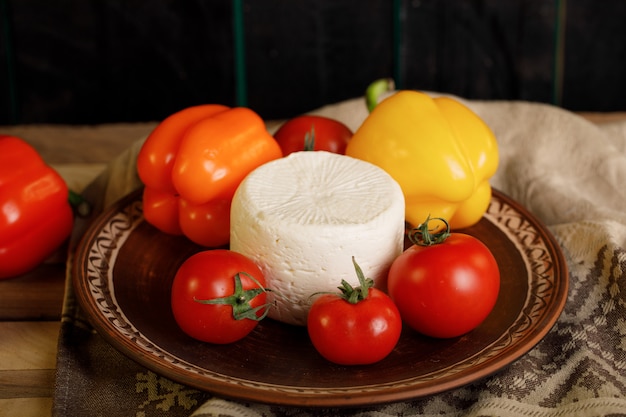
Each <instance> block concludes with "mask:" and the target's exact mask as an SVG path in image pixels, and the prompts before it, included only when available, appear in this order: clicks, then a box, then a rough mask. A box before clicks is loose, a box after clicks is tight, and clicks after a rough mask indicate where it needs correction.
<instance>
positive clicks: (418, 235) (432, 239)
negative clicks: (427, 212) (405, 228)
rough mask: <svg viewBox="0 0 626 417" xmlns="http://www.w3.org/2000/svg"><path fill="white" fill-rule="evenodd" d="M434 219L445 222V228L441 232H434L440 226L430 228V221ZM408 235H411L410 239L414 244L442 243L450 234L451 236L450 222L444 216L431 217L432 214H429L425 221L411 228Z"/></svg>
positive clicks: (430, 244)
mask: <svg viewBox="0 0 626 417" xmlns="http://www.w3.org/2000/svg"><path fill="white" fill-rule="evenodd" d="M433 220H439V221H441V222H443V224H444V225H445V228H444V229H443V230H441V231H439V232H433V231H436V230H438V228H434V229H429V228H428V223H429V222H431V221H433ZM408 236H409V240H410V241H411V243H413V244H414V245H419V246H432V245H436V244H439V243H442V242H443V241H444V240H446V239H447V238H448V236H450V224H448V222H447V221H446V219H444V218H442V217H434V218H431V217H430V216H428V218H426V220H425V221H424V223H422V224H420V225H419V226H417V227H415V228H413V229H411V230H410V231H409V234H408Z"/></svg>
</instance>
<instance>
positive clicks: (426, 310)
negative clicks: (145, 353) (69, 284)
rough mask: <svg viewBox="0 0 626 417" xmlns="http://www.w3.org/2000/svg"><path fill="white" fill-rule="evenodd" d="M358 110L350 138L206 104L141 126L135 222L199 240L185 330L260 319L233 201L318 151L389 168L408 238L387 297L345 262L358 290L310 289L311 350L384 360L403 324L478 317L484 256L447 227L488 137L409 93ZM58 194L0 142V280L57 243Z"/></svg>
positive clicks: (188, 265)
mask: <svg viewBox="0 0 626 417" xmlns="http://www.w3.org/2000/svg"><path fill="white" fill-rule="evenodd" d="M370 110H371V112H370V114H369V116H368V117H367V118H366V120H365V121H364V122H363V124H362V125H361V126H360V127H359V128H358V129H357V131H356V132H354V133H353V132H352V131H351V130H350V129H349V128H347V127H346V126H345V125H344V124H342V123H341V122H339V121H337V120H333V119H330V118H327V117H321V116H308V115H307V116H300V117H296V118H294V119H292V120H289V121H287V122H286V123H285V124H284V125H283V126H281V127H280V129H279V130H278V131H277V132H276V133H275V134H274V135H273V136H272V135H270V134H269V133H268V131H267V130H266V127H265V124H264V122H263V120H262V119H261V117H259V116H258V115H257V114H256V113H255V112H254V111H252V110H250V109H246V108H229V107H226V106H222V105H216V104H208V105H200V106H194V107H190V108H187V109H184V110H181V111H179V112H177V113H175V114H173V115H171V116H170V117H168V118H166V119H165V120H164V121H163V122H162V123H160V124H159V126H158V127H157V128H156V129H155V130H154V131H153V132H152V133H151V135H150V136H149V137H148V138H147V140H146V141H145V143H144V145H143V147H142V149H141V151H140V153H139V155H138V158H137V168H138V174H139V176H140V178H141V180H142V182H143V183H144V185H145V188H144V192H143V210H144V216H145V219H146V221H147V222H148V223H150V224H151V225H153V226H154V227H156V228H157V229H159V230H161V231H162V232H164V233H168V234H176V235H185V236H186V237H187V238H188V239H190V240H191V241H193V242H195V243H197V244H199V245H201V246H204V247H206V248H207V250H205V251H202V252H199V253H197V254H195V255H193V256H191V257H190V258H188V259H187V260H186V261H185V262H184V263H183V265H182V266H181V267H180V269H179V270H178V272H177V274H176V276H175V277H174V280H173V285H172V289H171V306H172V311H173V314H174V318H175V319H176V322H177V323H178V325H179V326H180V328H181V329H182V330H183V331H184V332H185V333H187V334H188V335H189V336H191V337H192V338H195V339H198V340H200V341H203V342H207V343H220V344H224V343H233V342H236V341H238V340H240V339H242V338H244V337H246V336H247V335H248V334H249V333H250V332H252V331H253V329H255V328H256V326H257V325H258V323H259V322H260V321H261V320H262V319H264V318H265V317H266V316H267V314H268V311H269V309H271V308H272V305H270V304H268V303H267V293H268V292H270V291H272V289H271V288H266V281H265V277H264V276H263V273H262V271H261V270H260V269H259V267H258V266H257V265H256V264H255V263H254V262H253V261H251V260H250V259H248V258H247V257H246V256H244V255H242V254H239V253H236V252H234V251H231V250H229V249H228V243H229V234H230V206H231V202H232V198H233V195H234V194H235V191H236V189H237V187H238V185H239V184H240V183H241V182H242V180H243V179H244V178H245V177H246V175H248V174H249V173H250V172H252V171H253V170H254V169H256V168H257V167H259V166H261V165H263V164H265V163H267V162H269V161H272V160H275V159H278V158H282V157H284V156H286V155H288V154H290V153H292V152H300V151H317V150H325V151H329V152H334V153H338V154H345V155H347V156H350V157H353V158H358V159H362V160H365V161H368V162H370V163H372V164H374V165H377V166H379V167H380V168H382V169H384V170H385V171H386V172H387V173H389V174H390V175H391V176H392V177H393V178H394V179H395V180H396V181H397V182H398V184H399V185H400V187H401V188H402V191H403V194H404V197H405V204H406V219H405V220H406V222H407V224H408V225H409V228H408V229H409V230H410V231H409V232H408V237H409V239H410V241H411V243H412V244H411V246H410V247H408V249H406V250H405V251H404V252H403V253H402V254H401V255H400V256H398V257H397V258H396V259H395V261H394V262H393V263H392V265H391V268H390V270H389V273H388V277H387V278H388V279H387V289H386V292H384V291H382V290H381V289H379V288H374V287H373V283H372V280H371V279H368V278H367V277H365V276H364V274H363V271H362V270H361V268H360V267H359V265H358V259H354V258H353V259H352V262H353V264H354V268H355V274H356V276H357V277H358V280H359V285H358V286H356V287H354V286H352V285H350V284H349V283H347V282H346V281H342V282H338V283H337V288H338V290H337V292H335V293H323V294H311V297H310V300H311V307H310V310H309V314H308V321H307V329H308V333H309V336H310V339H311V343H312V345H313V346H314V347H315V348H316V350H317V351H318V352H319V353H320V354H321V355H322V356H323V357H325V358H326V359H328V360H329V361H332V362H335V363H338V364H343V365H353V364H370V363H374V362H377V361H380V360H382V359H383V358H385V357H386V356H387V355H388V354H389V353H390V352H391V351H392V350H393V349H394V347H395V346H396V343H397V342H398V340H399V338H400V335H401V333H402V332H403V331H409V330H410V331H415V332H419V333H421V334H423V335H425V336H428V337H433V338H451V337H458V336H461V335H463V334H466V333H468V332H471V331H472V330H473V329H475V328H476V327H477V326H479V325H480V324H481V323H482V322H483V321H484V320H485V318H486V317H487V316H488V315H489V313H490V312H491V311H492V309H493V307H494V305H495V303H496V300H497V297H498V292H499V288H500V273H499V269H498V265H497V262H496V260H495V258H494V256H493V255H492V253H491V252H490V251H489V249H488V248H487V247H486V246H485V245H484V244H483V243H482V242H480V241H479V240H478V239H476V238H475V237H472V236H470V235H468V234H464V233H461V232H457V231H453V230H457V229H462V228H466V227H468V226H471V225H473V224H475V223H477V222H478V221H479V220H480V219H481V217H482V216H483V214H484V213H485V211H486V209H487V206H488V204H489V201H490V199H491V187H490V184H489V179H490V177H491V176H492V175H493V174H494V173H495V171H496V168H497V166H498V149H497V143H496V140H495V137H494V135H493V133H492V132H491V131H490V129H489V128H488V127H487V126H486V124H485V123H484V122H483V121H482V120H481V119H480V118H479V117H478V116H477V115H476V114H474V113H473V112H472V111H471V110H469V109H468V108H467V107H465V106H464V105H463V104H462V103H460V102H459V101H456V100H454V99H451V98H446V97H440V98H431V97H429V96H428V95H426V94H423V93H420V92H416V91H400V92H397V93H396V94H393V95H391V96H390V97H388V98H387V99H385V100H383V101H381V102H380V103H374V104H372V105H371V106H370ZM68 196H69V191H68V189H67V186H66V185H65V183H64V182H63V180H62V179H61V178H60V176H59V175H58V174H57V173H56V172H55V171H54V170H52V169H51V168H50V167H48V166H46V165H45V164H44V162H43V161H42V160H41V158H40V157H39V155H37V152H36V151H35V150H34V149H32V148H31V147H30V146H29V145H28V144H26V143H25V142H24V141H22V140H20V139H18V138H14V137H7V136H0V208H1V213H2V214H1V215H0V278H7V277H13V276H17V275H20V274H23V273H25V272H27V271H29V270H30V269H32V268H34V267H35V266H36V265H38V264H39V263H41V262H43V260H44V259H45V258H46V257H47V256H49V255H50V254H51V253H52V252H53V251H54V250H55V249H57V248H58V247H59V246H60V245H61V244H62V243H63V242H64V241H65V240H66V239H67V237H68V236H69V234H70V232H71V230H72V223H73V216H74V213H73V210H72V206H71V205H70V203H69V200H68ZM370 244H372V243H370ZM373 244H375V242H374V243H373ZM277 296H279V297H283V298H285V299H286V300H288V299H289V294H277ZM403 325H406V327H405V328H408V330H403Z"/></svg>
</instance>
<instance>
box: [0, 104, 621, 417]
mask: <svg viewBox="0 0 626 417" xmlns="http://www.w3.org/2000/svg"><path fill="white" fill-rule="evenodd" d="M583 116H585V117H587V118H588V119H589V120H591V121H593V122H596V123H604V122H611V121H614V120H623V119H626V113H611V114H597V113H585V114H583ZM154 125H155V124H154V123H141V124H123V125H103V126H87V127H86V126H79V127H76V126H16V127H0V134H12V135H16V136H20V137H22V138H23V139H25V140H27V141H28V142H30V143H32V144H33V145H34V146H35V148H36V149H37V150H38V151H39V152H40V153H41V154H42V156H43V157H44V159H45V160H46V161H48V163H50V164H52V165H53V166H55V167H58V168H59V171H60V172H62V173H65V176H67V177H68V183H69V184H70V186H71V187H72V185H73V184H76V185H75V186H77V187H80V186H81V184H82V185H83V186H84V185H86V184H85V183H86V182H88V180H89V178H90V176H95V175H97V173H98V172H99V171H100V170H101V169H103V167H104V164H105V163H106V162H107V161H110V160H111V159H113V158H114V157H115V156H117V155H118V154H119V153H121V152H122V151H123V150H124V149H125V148H126V147H128V146H129V145H130V144H131V143H132V142H133V141H135V140H137V139H139V138H141V137H143V136H145V135H146V134H148V133H149V132H150V131H151V130H152V128H153V127H154ZM74 173H80V175H82V177H81V178H79V179H76V178H75V177H73V175H74ZM77 181H78V182H77ZM64 286H65V265H64V251H63V248H62V249H61V250H59V252H58V253H57V254H56V255H55V256H53V257H52V258H51V259H50V260H49V261H47V262H46V263H44V264H43V265H41V266H39V267H38V268H37V269H36V270H34V271H32V272H30V273H28V274H26V275H24V276H21V277H16V278H13V279H9V280H4V281H0V417H15V416H20V417H30V416H33V417H46V416H51V415H52V411H51V408H52V398H53V394H54V376H55V368H56V350H57V339H58V333H59V328H60V321H59V319H60V315H61V309H62V303H63V294H64Z"/></svg>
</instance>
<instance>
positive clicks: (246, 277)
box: [171, 249, 268, 344]
mask: <svg viewBox="0 0 626 417" xmlns="http://www.w3.org/2000/svg"><path fill="white" fill-rule="evenodd" d="M251 277H253V278H254V279H252V278H251ZM238 279H239V280H240V286H239V288H238V285H237V280H238ZM264 287H265V277H264V276H263V273H262V272H261V270H260V269H259V267H258V266H257V265H256V264H255V263H254V262H253V261H252V260H251V259H249V258H247V257H246V256H244V255H242V254H240V253H237V252H232V251H230V250H226V249H216V250H210V251H204V252H199V253H197V254H195V255H193V256H191V257H189V258H188V259H187V260H186V261H185V262H184V263H183V264H182V265H181V266H180V268H179V269H178V271H177V272H176V276H175V277H174V282H173V284H172V298H171V301H172V312H173V313H174V318H175V319H176V322H177V323H178V325H179V326H180V328H181V329H182V330H183V331H184V332H185V333H187V334H188V335H189V336H191V337H193V338H195V339H198V340H201V341H203V342H210V343H221V344H224V343H232V342H235V341H237V340H239V339H242V338H243V337H245V336H246V335H247V334H248V333H250V332H251V331H252V330H253V329H254V328H255V327H256V325H257V324H258V323H259V320H260V319H262V318H263V317H264V316H265V314H266V312H267V307H268V305H267V304H266V290H265V288H264ZM242 300H243V301H242ZM239 314H241V315H242V316H243V318H238V317H237V316H238V315H239Z"/></svg>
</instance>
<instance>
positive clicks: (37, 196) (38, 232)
mask: <svg viewBox="0 0 626 417" xmlns="http://www.w3.org/2000/svg"><path fill="white" fill-rule="evenodd" d="M68 196H69V190H68V188H67V185H66V184H65V181H64V180H63V178H61V176H60V175H59V174H58V173H57V172H56V171H55V170H54V169H52V168H51V167H50V166H48V165H46V163H45V162H44V161H43V159H42V158H41V156H40V155H39V154H38V153H37V151H36V150H35V149H34V148H33V147H32V146H30V145H29V144H28V143H26V142H25V141H23V140H22V139H19V138H17V137H14V136H5V135H0V279H4V278H10V277H14V276H18V275H22V274H24V273H26V272H28V271H30V270H32V269H34V268H35V267H36V266H37V265H39V264H40V263H42V262H43V261H44V260H45V259H46V258H48V257H49V256H50V255H52V254H53V253H54V251H55V250H57V249H58V248H59V247H60V246H61V244H62V243H63V242H64V241H65V240H66V239H67V238H68V237H69V235H70V233H71V231H72V226H73V222H74V213H73V210H72V206H71V205H70V203H69V199H68Z"/></svg>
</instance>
